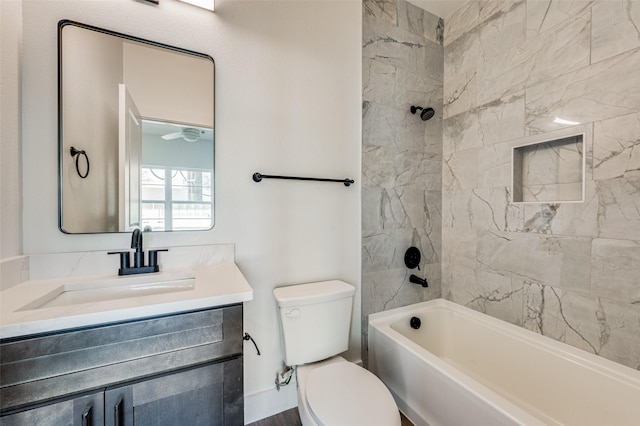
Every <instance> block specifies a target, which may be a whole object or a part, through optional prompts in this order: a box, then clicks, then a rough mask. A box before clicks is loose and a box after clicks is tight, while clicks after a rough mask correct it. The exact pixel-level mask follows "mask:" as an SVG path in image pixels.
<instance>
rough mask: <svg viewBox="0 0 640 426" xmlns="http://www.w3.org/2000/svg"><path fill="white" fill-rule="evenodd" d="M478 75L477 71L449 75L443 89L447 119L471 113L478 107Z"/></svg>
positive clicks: (445, 116)
mask: <svg viewBox="0 0 640 426" xmlns="http://www.w3.org/2000/svg"><path fill="white" fill-rule="evenodd" d="M445 72H446V70H445ZM477 74H478V72H477V71H476V70H471V71H465V72H461V73H459V74H457V75H449V74H447V78H446V79H445V81H444V85H443V89H442V90H443V101H444V118H445V119H446V118H449V117H453V116H455V115H456V114H460V113H462V112H465V111H469V110H470V109H473V108H475V107H476V106H477V105H478V103H477V101H476V91H477V88H476V85H477Z"/></svg>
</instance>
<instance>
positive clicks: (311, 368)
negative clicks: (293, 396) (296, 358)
mask: <svg viewBox="0 0 640 426" xmlns="http://www.w3.org/2000/svg"><path fill="white" fill-rule="evenodd" d="M296 378H297V381H298V412H299V413H300V420H302V424H303V425H304V426H325V425H326V426H400V423H401V422H400V413H399V411H398V407H397V406H396V403H395V401H394V400H393V397H392V396H391V392H389V390H388V389H387V387H386V386H385V385H384V384H383V383H382V382H381V381H380V379H378V378H377V377H376V376H375V375H374V374H373V373H371V372H369V371H368V370H366V369H364V368H362V367H360V366H358V365H356V364H353V363H351V362H348V361H347V360H345V359H344V358H342V357H339V356H338V357H334V358H330V359H328V360H326V361H321V362H317V363H314V364H311V365H304V366H300V367H298V368H297V369H296Z"/></svg>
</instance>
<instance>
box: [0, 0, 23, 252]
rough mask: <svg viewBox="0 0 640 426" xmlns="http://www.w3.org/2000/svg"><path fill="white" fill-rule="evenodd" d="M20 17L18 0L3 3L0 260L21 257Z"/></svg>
mask: <svg viewBox="0 0 640 426" xmlns="http://www.w3.org/2000/svg"><path fill="white" fill-rule="evenodd" d="M21 13H22V5H21V3H20V1H19V0H7V1H0V29H1V30H2V33H1V34H2V35H1V36H0V52H1V54H2V60H1V61H0V161H1V166H0V259H4V258H8V257H12V256H16V255H19V254H21V253H22V232H21V229H22V179H21V173H22V168H21V155H20V54H21V52H20V49H21V43H22V39H21V31H22V20H21V19H20V16H21Z"/></svg>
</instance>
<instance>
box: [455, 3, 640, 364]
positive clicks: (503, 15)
mask: <svg viewBox="0 0 640 426" xmlns="http://www.w3.org/2000/svg"><path fill="white" fill-rule="evenodd" d="M445 24H446V25H445V29H446V31H445V35H444V46H445V47H444V85H443V93H444V116H443V135H444V139H443V163H442V165H443V177H442V179H443V185H442V294H443V296H444V297H446V298H448V299H451V300H453V301H455V302H457V303H460V304H463V305H466V306H469V307H471V308H474V309H477V310H479V311H482V312H486V313H488V314H490V315H492V316H495V317H498V318H501V319H504V320H506V321H509V322H512V323H514V324H518V325H521V326H523V327H525V328H527V329H530V330H533V331H536V332H538V333H541V334H544V335H546V336H549V337H551V338H554V339H557V340H560V341H563V342H566V343H568V344H571V345H574V346H577V347H579V348H582V349H584V350H587V351H589V352H592V353H595V354H598V355H601V356H603V357H606V358H609V359H611V360H614V361H616V362H619V363H622V364H624V365H627V366H629V367H632V368H635V369H640V80H639V78H638V75H639V74H638V69H640V32H639V31H638V28H640V1H629V0H573V1H562V0H513V1H498V0H482V1H471V2H469V3H468V4H467V5H466V6H464V7H462V8H461V9H460V10H458V11H457V12H455V13H454V14H453V15H452V16H451V17H450V18H449V19H448V20H447V21H446V23H445ZM556 117H557V118H561V119H563V120H568V121H572V122H577V123H581V127H583V126H584V127H586V128H588V129H589V132H588V133H589V137H588V138H587V143H586V146H585V155H586V170H585V177H586V182H585V201H584V202H581V203H557V202H550V203H531V204H520V203H512V194H511V173H510V171H511V169H510V168H511V149H512V147H514V146H518V145H522V144H523V141H524V140H528V138H530V137H532V135H542V136H544V135H545V134H547V133H549V132H553V131H556V130H558V129H562V128H567V127H570V126H571V124H567V123H566V121H565V122H564V124H562V123H558V122H557V121H558V120H556Z"/></svg>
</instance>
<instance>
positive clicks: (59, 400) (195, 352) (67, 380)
mask: <svg viewBox="0 0 640 426" xmlns="http://www.w3.org/2000/svg"><path fill="white" fill-rule="evenodd" d="M0 361H1V362H0V385H1V386H0V408H1V410H2V411H1V417H0V424H2V425H38V426H40V425H55V426H58V425H82V426H85V425H86V426H97V425H109V426H124V425H127V426H129V425H136V426H147V425H149V426H150V425H153V426H161V425H171V426H173V425H179V424H188V425H243V424H244V413H243V411H244V407H243V385H242V382H243V377H242V305H232V306H226V307H222V308H216V309H207V310H202V311H197V312H188V313H181V314H175V315H170V316H162V317H155V318H147V319H143V320H136V321H130V322H124V323H118V324H109V325H103V326H99V327H94V328H89V329H80V330H69V331H65V332H62V333H58V334H52V335H46V336H32V337H27V338H24V339H20V340H15V341H4V342H2V343H0Z"/></svg>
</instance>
